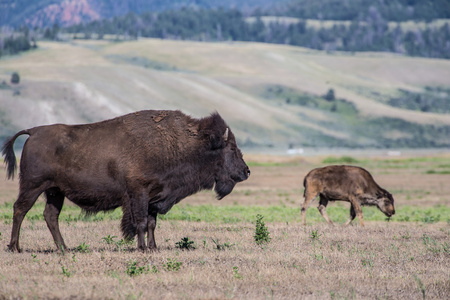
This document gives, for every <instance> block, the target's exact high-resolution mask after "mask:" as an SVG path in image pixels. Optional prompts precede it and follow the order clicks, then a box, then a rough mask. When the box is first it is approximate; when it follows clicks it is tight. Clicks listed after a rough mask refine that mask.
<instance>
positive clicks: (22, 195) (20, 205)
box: [8, 186, 45, 252]
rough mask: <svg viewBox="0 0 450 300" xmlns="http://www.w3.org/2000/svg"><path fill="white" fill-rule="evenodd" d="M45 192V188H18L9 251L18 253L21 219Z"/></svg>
mask: <svg viewBox="0 0 450 300" xmlns="http://www.w3.org/2000/svg"><path fill="white" fill-rule="evenodd" d="M44 190H45V187H41V186H39V187H37V188H33V189H24V188H23V187H22V186H21V188H20V192H19V196H18V197H17V200H16V202H15V203H14V215H13V226H12V231H11V241H10V243H9V245H8V249H9V250H10V251H13V252H14V251H17V252H20V251H21V250H20V247H19V233H20V227H21V226H22V222H23V219H24V218H25V215H26V214H27V212H28V211H29V210H30V209H31V207H32V206H33V205H34V203H36V200H37V198H38V197H39V195H40V194H42V192H43V191H44Z"/></svg>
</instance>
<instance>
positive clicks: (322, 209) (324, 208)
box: [317, 195, 333, 225]
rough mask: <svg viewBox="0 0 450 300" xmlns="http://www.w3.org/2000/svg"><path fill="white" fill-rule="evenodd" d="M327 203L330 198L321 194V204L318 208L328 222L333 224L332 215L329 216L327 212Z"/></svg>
mask: <svg viewBox="0 0 450 300" xmlns="http://www.w3.org/2000/svg"><path fill="white" fill-rule="evenodd" d="M327 205H328V199H327V198H325V197H324V196H322V195H320V201H319V206H318V207H317V209H319V212H320V214H321V215H322V217H323V218H324V219H325V220H326V221H327V222H328V224H330V225H333V222H332V221H331V219H330V217H328V214H327Z"/></svg>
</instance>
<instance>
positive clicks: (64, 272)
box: [61, 266, 72, 277]
mask: <svg viewBox="0 0 450 300" xmlns="http://www.w3.org/2000/svg"><path fill="white" fill-rule="evenodd" d="M61 270H62V274H63V275H64V276H66V277H70V276H71V275H72V273H71V272H69V269H68V268H66V267H64V266H61Z"/></svg>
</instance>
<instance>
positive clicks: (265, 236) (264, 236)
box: [253, 214, 271, 245]
mask: <svg viewBox="0 0 450 300" xmlns="http://www.w3.org/2000/svg"><path fill="white" fill-rule="evenodd" d="M263 218H264V217H263V216H262V215H260V214H258V215H256V228H255V235H254V236H253V238H254V239H255V242H256V244H258V245H261V244H264V243H269V242H270V240H271V237H270V232H269V230H268V229H267V227H266V224H265V223H264V221H263V220H262V219H263Z"/></svg>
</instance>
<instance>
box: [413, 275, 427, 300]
mask: <svg viewBox="0 0 450 300" xmlns="http://www.w3.org/2000/svg"><path fill="white" fill-rule="evenodd" d="M414 279H415V280H416V282H417V285H418V286H419V290H420V291H421V292H422V299H424V300H425V286H424V285H423V283H422V280H420V278H419V276H417V275H416V274H414Z"/></svg>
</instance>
